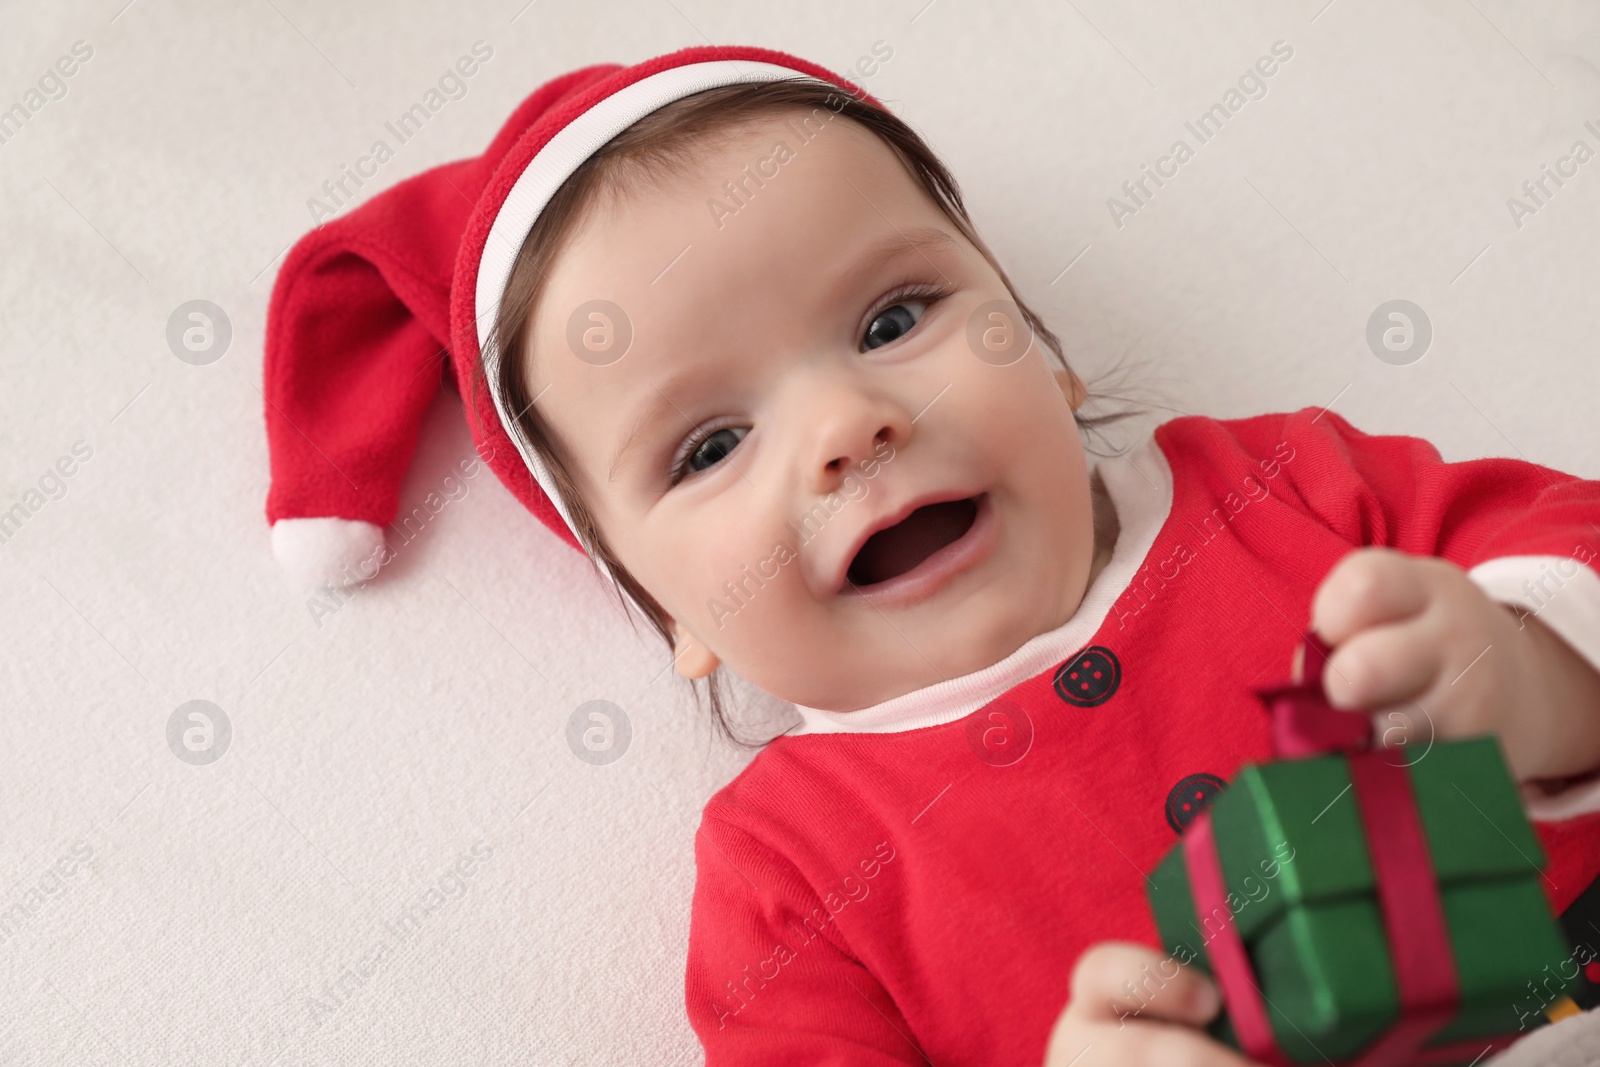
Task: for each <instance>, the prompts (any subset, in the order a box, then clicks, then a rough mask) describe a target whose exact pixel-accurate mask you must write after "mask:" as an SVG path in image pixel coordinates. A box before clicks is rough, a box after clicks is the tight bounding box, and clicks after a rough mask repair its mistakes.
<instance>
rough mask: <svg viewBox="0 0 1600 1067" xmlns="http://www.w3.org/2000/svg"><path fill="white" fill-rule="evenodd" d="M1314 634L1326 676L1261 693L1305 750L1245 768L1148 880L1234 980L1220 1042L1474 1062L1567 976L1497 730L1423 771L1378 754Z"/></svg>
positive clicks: (1372, 1065)
mask: <svg viewBox="0 0 1600 1067" xmlns="http://www.w3.org/2000/svg"><path fill="white" fill-rule="evenodd" d="M1311 641H1312V648H1310V649H1308V651H1307V654H1306V656H1305V660H1304V662H1305V663H1306V664H1308V665H1311V670H1310V672H1309V673H1310V674H1311V677H1310V678H1309V679H1308V680H1307V681H1305V682H1301V683H1296V684H1295V685H1292V686H1283V687H1278V688H1276V689H1272V690H1265V691H1262V696H1263V698H1264V699H1266V700H1267V702H1268V704H1269V706H1270V707H1271V709H1272V714H1273V720H1274V734H1275V740H1274V748H1275V751H1276V752H1277V753H1278V754H1279V755H1280V756H1283V755H1291V756H1298V757H1300V758H1288V759H1279V760H1276V761H1274V762H1271V763H1266V764H1261V765H1256V766H1247V767H1245V768H1243V769H1242V770H1240V772H1239V773H1238V775H1237V776H1236V777H1235V779H1234V781H1233V783H1232V784H1231V785H1230V786H1229V787H1228V788H1227V789H1226V790H1225V791H1224V792H1223V793H1222V794H1221V795H1220V796H1218V797H1217V798H1216V800H1215V801H1214V802H1213V803H1212V805H1211V806H1210V808H1209V809H1208V810H1206V811H1205V812H1202V813H1201V815H1200V816H1199V817H1198V818H1197V819H1196V820H1195V821H1194V822H1193V823H1191V824H1190V826H1189V828H1188V830H1187V831H1186V832H1185V838H1184V840H1183V841H1181V842H1179V844H1178V845H1177V846H1175V847H1174V848H1173V849H1172V851H1171V852H1169V853H1168V854H1167V856H1166V857H1165V859H1163V860H1162V862H1161V864H1160V865H1159V866H1158V867H1157V868H1156V870H1155V871H1154V872H1152V874H1151V875H1150V878H1149V882H1148V898H1149V901H1150V905H1151V909H1152V911H1153V913H1154V916H1155V920H1156V925H1157V928H1158V929H1159V931H1160V935H1161V939H1162V941H1163V942H1164V944H1165V945H1166V948H1167V951H1168V952H1169V953H1171V955H1172V957H1173V958H1174V959H1175V960H1176V961H1177V962H1179V963H1184V964H1193V965H1195V966H1198V967H1200V968H1201V969H1202V970H1204V971H1205V972H1206V973H1207V974H1208V975H1211V976H1212V977H1214V978H1216V979H1217V980H1218V984H1219V986H1221V988H1222V992H1223V999H1224V1004H1225V1009H1224V1012H1223V1014H1222V1015H1221V1016H1220V1017H1219V1018H1218V1020H1217V1021H1216V1023H1214V1024H1213V1026H1212V1028H1211V1030H1212V1033H1213V1034H1214V1035H1215V1036H1217V1037H1218V1038H1219V1039H1221V1040H1223V1041H1225V1042H1227V1043H1229V1044H1232V1045H1234V1046H1235V1047H1239V1048H1242V1049H1243V1050H1244V1051H1245V1052H1246V1053H1247V1054H1249V1055H1251V1056H1253V1057H1254V1058H1255V1059H1257V1060H1259V1061H1261V1062H1263V1063H1275V1062H1276V1063H1297V1064H1298V1063H1306V1064H1310V1063H1317V1064H1326V1063H1330V1062H1335V1063H1337V1062H1344V1061H1349V1062H1359V1063H1360V1064H1362V1065H1363V1067H1383V1065H1406V1064H1452V1063H1459V1064H1463V1065H1465V1064H1469V1063H1471V1062H1473V1061H1474V1060H1476V1059H1478V1058H1479V1057H1480V1056H1481V1055H1482V1054H1483V1053H1484V1052H1485V1050H1487V1049H1492V1048H1500V1047H1503V1046H1505V1045H1507V1044H1509V1043H1510V1042H1511V1041H1512V1040H1514V1039H1515V1038H1516V1037H1518V1036H1520V1034H1521V1033H1522V1032H1525V1031H1526V1030H1529V1029H1532V1028H1533V1027H1535V1026H1537V1025H1539V1024H1540V1023H1542V1022H1543V1021H1544V1015H1543V1014H1542V1009H1543V1008H1544V1007H1545V1006H1547V1005H1548V1004H1549V1003H1550V1002H1551V1001H1553V1000H1555V999H1556V998H1558V997H1559V996H1560V995H1561V994H1562V993H1564V992H1565V990H1566V988H1567V986H1568V985H1569V984H1570V983H1569V982H1568V981H1567V980H1564V979H1562V978H1561V974H1562V972H1563V970H1564V968H1563V964H1564V963H1566V962H1567V958H1568V956H1569V955H1570V948H1569V946H1568V944H1567V941H1566V938H1565V936H1564V935H1563V933H1562V931H1561V928H1560V925H1559V923H1558V922H1557V920H1556V919H1555V917H1554V916H1553V915H1552V914H1551V911H1550V906H1549V904H1548V902H1547V900H1546V898H1545V895H1544V892H1543V889H1542V888H1541V886H1540V879H1541V877H1542V875H1541V867H1542V866H1543V862H1544V857H1543V852H1542V850H1541V849H1540V847H1539V843H1538V840H1537V838H1536V837H1535V836H1534V833H1533V830H1532V827H1530V826H1529V824H1528V820H1527V818H1526V816H1525V815H1524V814H1523V810H1522V804H1521V800H1520V798H1519V796H1518V792H1517V789H1516V786H1515V784H1514V783H1513V782H1512V779H1511V775H1510V773H1509V772H1508V770H1507V768H1506V765H1505V761H1504V759H1503V758H1502V757H1501V754H1500V748H1499V744H1498V742H1497V741H1496V740H1495V739H1494V738H1492V737H1482V738H1475V739H1472V740H1465V741H1449V742H1445V741H1440V742H1436V743H1433V744H1432V745H1431V746H1429V748H1428V749H1427V751H1426V752H1424V753H1423V754H1422V755H1421V756H1420V757H1417V758H1415V759H1414V760H1412V761H1411V762H1410V764H1409V765H1407V764H1406V762H1405V757H1404V755H1403V751H1402V750H1397V749H1396V750H1385V749H1382V748H1373V747H1371V739H1370V731H1371V723H1370V720H1369V719H1368V717H1367V716H1365V715H1359V714H1351V713H1348V712H1340V711H1336V710H1333V709H1332V708H1331V707H1329V706H1328V705H1327V703H1326V701H1325V700H1324V699H1323V697H1322V689H1321V681H1320V669H1319V668H1320V665H1321V662H1322V659H1323V658H1325V656H1326V646H1320V647H1318V646H1317V643H1316V641H1315V638H1312V639H1311ZM1330 749H1331V750H1333V751H1332V754H1326V755H1309V754H1310V753H1312V752H1317V751H1323V752H1327V751H1329V750H1330Z"/></svg>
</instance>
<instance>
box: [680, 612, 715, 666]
mask: <svg viewBox="0 0 1600 1067" xmlns="http://www.w3.org/2000/svg"><path fill="white" fill-rule="evenodd" d="M721 662H722V661H721V660H720V659H718V658H717V654H716V653H715V652H713V651H711V650H710V649H709V648H707V647H706V646H705V644H704V643H703V642H702V641H701V640H700V639H699V638H698V637H696V636H695V635H694V634H692V633H690V632H689V631H688V630H687V629H685V628H684V627H683V626H681V625H680V624H679V623H678V620H677V619H673V620H672V665H673V666H674V667H675V668H677V671H678V673H679V674H681V675H683V676H684V677H685V678H690V679H694V678H704V677H705V676H706V675H708V674H710V673H711V672H712V671H714V670H716V669H717V666H718V665H719V664H720V663H721Z"/></svg>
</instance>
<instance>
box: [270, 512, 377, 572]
mask: <svg viewBox="0 0 1600 1067" xmlns="http://www.w3.org/2000/svg"><path fill="white" fill-rule="evenodd" d="M383 543H384V542H383V529H382V528H381V527H378V526H374V525H373V524H372V523H370V522H360V521H357V520H354V519H334V518H319V519H279V520H278V521H277V522H275V523H273V524H272V554H273V555H274V556H276V557H277V558H278V563H279V565H280V566H282V567H283V569H284V570H285V571H287V572H288V573H289V576H290V577H291V578H293V579H294V580H295V581H296V582H299V583H300V584H302V585H303V586H305V587H306V588H308V589H316V588H321V587H322V586H324V585H333V586H336V587H343V586H348V585H359V584H360V583H362V582H364V581H366V580H367V579H368V578H371V577H372V576H373V575H375V574H377V573H378V566H379V565H380V564H381V563H382V562H383V556H384V553H383Z"/></svg>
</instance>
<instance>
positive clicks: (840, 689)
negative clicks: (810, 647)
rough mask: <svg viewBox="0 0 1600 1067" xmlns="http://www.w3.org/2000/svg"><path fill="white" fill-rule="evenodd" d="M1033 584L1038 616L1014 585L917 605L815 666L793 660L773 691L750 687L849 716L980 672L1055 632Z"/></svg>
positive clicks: (856, 631) (861, 632)
mask: <svg viewBox="0 0 1600 1067" xmlns="http://www.w3.org/2000/svg"><path fill="white" fill-rule="evenodd" d="M1031 584H1032V589H1031V590H1030V591H1031V592H1033V594H1034V597H1033V606H1034V610H1031V611H1030V610H1028V604H1029V598H1026V597H1022V596H1018V595H1017V592H1018V590H1017V587H1016V586H1015V585H1013V584H1012V583H1007V582H992V583H988V584H986V585H985V586H983V587H981V588H979V589H977V590H975V591H973V592H972V593H970V594H969V595H967V596H965V597H961V598H952V602H951V603H949V604H944V603H927V604H923V605H918V606H916V607H914V608H912V609H910V610H908V611H904V612H900V613H896V614H892V615H887V616H886V617H881V618H880V619H879V621H880V623H881V625H880V626H876V627H870V626H869V627H861V628H855V627H852V628H851V632H850V634H849V635H848V637H841V638H840V640H838V641H837V642H830V644H832V652H831V654H829V655H825V656H819V657H817V658H816V659H815V660H814V661H812V662H810V663H807V664H801V663H798V662H796V659H795V657H793V656H790V657H788V658H787V659H786V661H785V663H784V670H783V675H784V677H783V678H781V679H780V678H773V679H771V680H772V681H773V683H774V685H775V687H776V688H774V689H767V687H766V686H761V683H760V681H759V680H756V679H751V680H752V681H754V682H755V683H756V684H757V685H758V686H761V688H763V689H767V691H768V692H771V693H773V695H775V696H778V697H781V698H782V699H785V700H788V701H790V702H792V703H795V704H800V705H802V706H804V707H809V708H817V709H819V710H822V711H832V712H840V713H844V712H852V711H860V710H862V709H863V708H869V707H872V706H874V705H877V704H882V703H884V702H885V701H888V700H893V699H895V698H897V697H902V696H905V695H906V694H908V693H914V692H916V691H917V690H920V689H926V688H927V687H929V686H932V685H936V684H938V683H940V682H944V681H947V680H950V679H954V678H959V677H961V676H962V675H967V674H972V673H974V672H975V671H981V670H983V669H984V668H986V667H991V666H993V665H994V664H996V663H999V662H1000V661H1001V660H1003V659H1005V658H1006V657H1007V656H1009V655H1011V654H1012V653H1013V652H1015V651H1017V649H1019V648H1021V647H1022V646H1023V645H1025V644H1027V643H1028V642H1029V641H1030V640H1032V639H1033V638H1034V637H1037V636H1038V635H1039V634H1041V633H1044V632H1046V631H1047V630H1050V629H1053V628H1054V627H1055V626H1056V625H1058V622H1057V619H1056V615H1057V614H1058V613H1057V612H1056V611H1054V610H1053V609H1052V608H1051V606H1050V605H1048V604H1047V603H1046V602H1045V600H1046V598H1045V597H1043V596H1041V595H1040V594H1041V593H1042V592H1043V589H1042V586H1041V585H1040V584H1039V583H1037V582H1033V583H1031ZM1024 588H1026V587H1024ZM1019 605H1022V609H1021V610H1019ZM867 610H869V611H870V610H871V609H870V608H868V609H867ZM796 651H798V650H796Z"/></svg>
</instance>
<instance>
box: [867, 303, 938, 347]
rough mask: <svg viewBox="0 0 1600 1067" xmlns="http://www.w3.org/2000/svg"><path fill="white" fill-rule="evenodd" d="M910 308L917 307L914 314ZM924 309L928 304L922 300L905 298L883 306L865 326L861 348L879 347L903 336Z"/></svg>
mask: <svg viewBox="0 0 1600 1067" xmlns="http://www.w3.org/2000/svg"><path fill="white" fill-rule="evenodd" d="M912 308H916V309H917V310H916V313H915V314H913V313H912V311H911V309H912ZM926 310H928V304H927V301H924V300H906V301H903V302H901V303H898V304H894V305H892V306H890V307H886V308H884V309H883V310H882V311H880V312H878V314H877V315H876V316H875V317H874V318H873V320H872V322H871V323H870V324H869V325H868V326H867V332H866V335H865V336H864V337H862V339H861V346H862V348H863V349H872V348H881V347H882V346H884V345H886V344H888V343H889V342H890V341H894V340H897V339H898V338H901V337H904V336H905V335H906V334H907V333H909V332H910V330H911V327H913V326H915V325H916V324H917V322H918V320H920V319H921V318H922V313H923V312H925V311H926Z"/></svg>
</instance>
